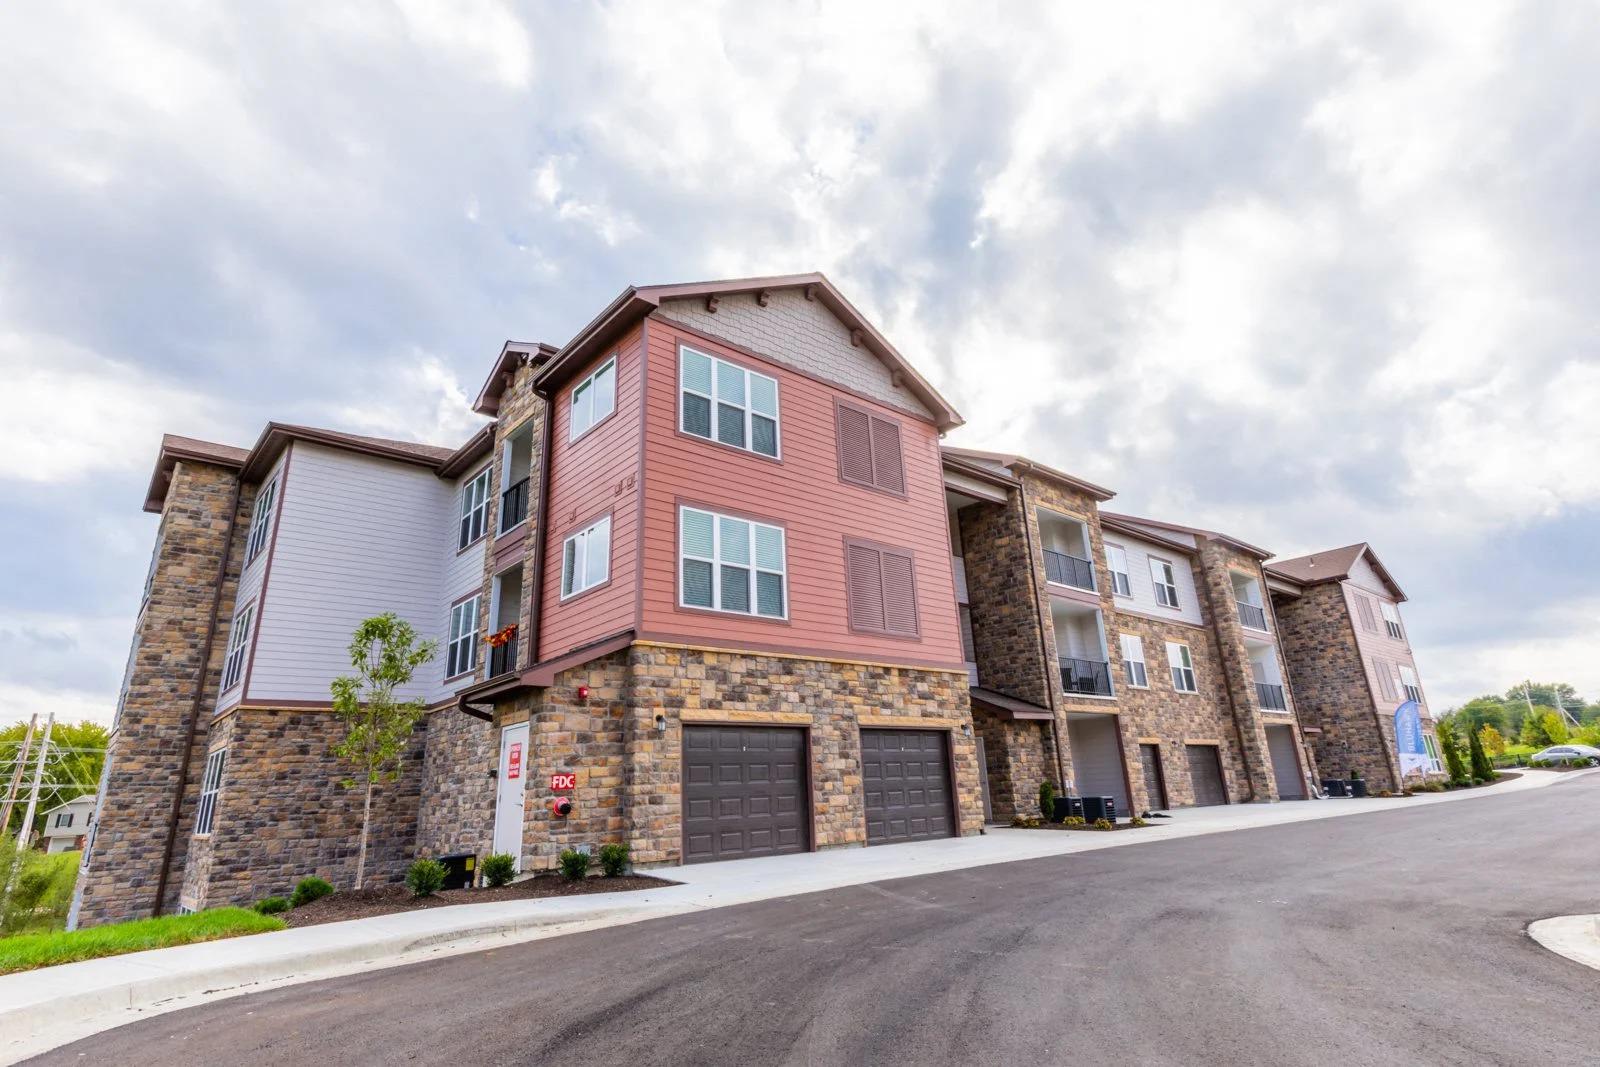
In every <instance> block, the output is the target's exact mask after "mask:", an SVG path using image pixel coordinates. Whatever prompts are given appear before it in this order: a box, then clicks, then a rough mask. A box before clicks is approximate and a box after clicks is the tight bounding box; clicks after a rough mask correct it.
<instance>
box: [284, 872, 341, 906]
mask: <svg viewBox="0 0 1600 1067" xmlns="http://www.w3.org/2000/svg"><path fill="white" fill-rule="evenodd" d="M332 892H333V884H332V883H330V882H328V881H326V880H324V879H322V878H318V877H317V876H316V875H314V874H313V875H312V876H311V877H310V878H302V879H300V884H299V885H297V886H295V887H294V892H293V893H290V894H289V906H290V907H291V908H298V907H301V906H303V905H306V904H309V903H311V902H312V901H313V900H321V899H322V898H323V897H325V896H327V895H328V894H329V893H332Z"/></svg>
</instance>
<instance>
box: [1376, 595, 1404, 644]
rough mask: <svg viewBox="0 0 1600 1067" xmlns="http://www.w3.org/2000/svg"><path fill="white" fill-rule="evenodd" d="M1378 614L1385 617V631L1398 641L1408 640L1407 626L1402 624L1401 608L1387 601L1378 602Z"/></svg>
mask: <svg viewBox="0 0 1600 1067" xmlns="http://www.w3.org/2000/svg"><path fill="white" fill-rule="evenodd" d="M1378 614H1379V615H1381V616H1382V617H1383V629H1384V632H1385V633H1387V634H1388V635H1389V636H1390V637H1392V638H1393V639H1394V640H1396V641H1404V640H1405V639H1406V630H1405V626H1404V625H1402V624H1401V622H1400V608H1399V606H1398V605H1395V604H1391V603H1390V602H1389V601H1387V600H1379V601H1378Z"/></svg>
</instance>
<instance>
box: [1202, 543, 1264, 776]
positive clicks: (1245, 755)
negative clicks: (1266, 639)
mask: <svg viewBox="0 0 1600 1067" xmlns="http://www.w3.org/2000/svg"><path fill="white" fill-rule="evenodd" d="M1196 547H1197V548H1199V549H1200V551H1199V556H1200V567H1201V569H1202V571H1204V569H1205V566H1206V558H1205V549H1204V548H1203V547H1201V546H1199V545H1198V544H1197V545H1196ZM1198 584H1199V586H1200V594H1201V595H1202V596H1204V597H1205V598H1206V612H1207V613H1208V614H1209V615H1210V616H1211V635H1212V637H1214V638H1215V639H1216V642H1217V658H1219V659H1222V661H1223V663H1222V669H1223V671H1224V672H1226V671H1227V669H1228V663H1227V660H1226V658H1225V657H1224V656H1223V652H1222V630H1221V628H1220V627H1218V625H1217V623H1218V620H1219V619H1220V618H1221V616H1219V615H1218V614H1217V605H1216V602H1215V601H1213V600H1212V599H1211V583H1210V582H1209V581H1207V580H1206V578H1205V576H1204V575H1203V574H1202V576H1201V579H1200V582H1199V583H1198ZM1224 682H1225V683H1226V678H1224ZM1222 691H1223V692H1224V693H1225V694H1227V697H1228V718H1229V719H1231V720H1232V721H1233V736H1234V740H1236V741H1238V742H1239V758H1240V759H1242V760H1244V784H1245V787H1246V788H1247V789H1249V790H1250V800H1249V801H1248V802H1247V803H1252V804H1253V803H1255V801H1256V800H1257V799H1259V798H1258V797H1257V796H1256V781H1255V778H1254V777H1252V776H1251V774H1250V752H1249V749H1247V748H1246V747H1245V743H1244V727H1242V726H1240V725H1239V702H1238V701H1237V700H1235V699H1233V686H1232V685H1228V684H1224V685H1223V687H1222ZM1271 759H1272V756H1271V754H1270V753H1268V755H1267V760H1268V770H1271Z"/></svg>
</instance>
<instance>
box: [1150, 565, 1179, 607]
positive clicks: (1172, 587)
mask: <svg viewBox="0 0 1600 1067" xmlns="http://www.w3.org/2000/svg"><path fill="white" fill-rule="evenodd" d="M1145 558H1146V559H1148V560H1149V561H1150V588H1151V595H1152V596H1153V597H1155V601H1156V607H1158V608H1166V609H1167V610H1169V611H1182V610H1183V606H1182V605H1181V604H1179V603H1178V568H1177V566H1176V565H1175V564H1174V563H1173V562H1172V561H1171V560H1170V559H1165V558H1163V557H1161V556H1146V557H1145ZM1157 565H1160V566H1162V567H1165V568H1167V570H1168V572H1169V573H1171V575H1172V580H1171V581H1170V582H1168V581H1163V580H1161V579H1160V578H1157V577H1156V566H1157ZM1162 589H1166V590H1169V596H1170V597H1171V599H1172V603H1170V604H1163V603H1162V602H1161V592H1160V591H1161V590H1162Z"/></svg>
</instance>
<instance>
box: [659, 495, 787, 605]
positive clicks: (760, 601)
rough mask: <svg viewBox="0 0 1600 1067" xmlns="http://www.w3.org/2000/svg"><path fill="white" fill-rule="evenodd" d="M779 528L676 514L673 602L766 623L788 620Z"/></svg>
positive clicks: (697, 512)
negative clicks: (760, 618)
mask: <svg viewBox="0 0 1600 1067" xmlns="http://www.w3.org/2000/svg"><path fill="white" fill-rule="evenodd" d="M784 541H785V539H784V532H783V527H781V526H769V525H768V524H766V523H764V522H754V521H752V520H750V519H740V518H735V517H734V516H732V515H719V514H717V513H716V512H712V511H703V510H701V509H699V508H691V507H680V508H679V509H678V603H679V604H680V605H681V606H683V607H686V608H709V609H711V610H713V611H731V612H736V613H738V614H741V615H760V616H763V617H765V618H768V619H787V618H788V617H789V589H788V581H789V578H788V566H787V562H786V549H785V543H784Z"/></svg>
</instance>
